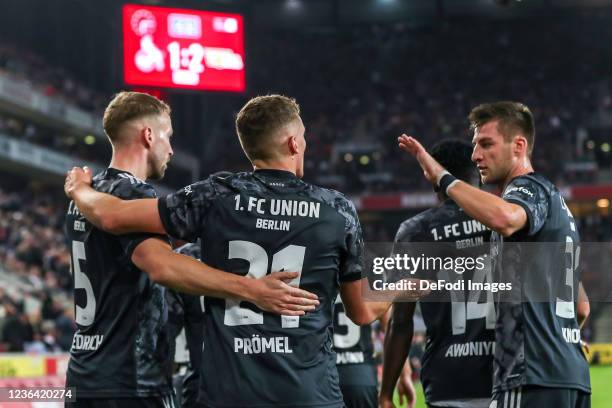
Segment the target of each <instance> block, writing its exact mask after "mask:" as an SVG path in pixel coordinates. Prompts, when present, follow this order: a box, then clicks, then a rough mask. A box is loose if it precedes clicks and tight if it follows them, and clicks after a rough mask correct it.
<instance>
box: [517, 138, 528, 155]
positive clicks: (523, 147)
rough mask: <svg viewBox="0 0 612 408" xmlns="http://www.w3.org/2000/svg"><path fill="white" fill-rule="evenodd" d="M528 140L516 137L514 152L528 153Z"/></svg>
mask: <svg viewBox="0 0 612 408" xmlns="http://www.w3.org/2000/svg"><path fill="white" fill-rule="evenodd" d="M527 150H528V146H527V139H526V138H525V136H523V135H516V136H514V152H515V153H517V154H520V153H527Z"/></svg>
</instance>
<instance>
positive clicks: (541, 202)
mask: <svg viewBox="0 0 612 408" xmlns="http://www.w3.org/2000/svg"><path fill="white" fill-rule="evenodd" d="M502 198H503V199H504V200H506V201H508V202H509V203H513V204H517V205H520V206H521V207H522V208H523V209H524V210H525V213H526V214H527V228H525V229H524V230H525V231H526V233H527V235H529V236H531V235H535V234H537V233H538V232H539V231H540V230H541V229H542V227H543V226H544V223H545V222H546V217H547V216H548V207H549V205H548V204H549V196H548V194H547V192H546V190H545V189H544V187H542V186H541V185H540V184H539V183H538V182H536V181H534V180H531V179H530V178H528V177H517V178H515V179H514V180H512V181H511V182H510V184H508V186H507V187H506V189H505V190H504V194H503V197H502Z"/></svg>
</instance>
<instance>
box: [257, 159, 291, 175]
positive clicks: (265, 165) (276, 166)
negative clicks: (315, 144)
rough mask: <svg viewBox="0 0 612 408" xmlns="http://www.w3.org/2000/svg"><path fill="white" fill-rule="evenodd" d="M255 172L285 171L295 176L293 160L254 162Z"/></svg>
mask: <svg viewBox="0 0 612 408" xmlns="http://www.w3.org/2000/svg"><path fill="white" fill-rule="evenodd" d="M251 164H253V170H284V171H288V172H290V173H293V174H295V162H294V161H293V160H266V161H264V160H253V162H252V163H251Z"/></svg>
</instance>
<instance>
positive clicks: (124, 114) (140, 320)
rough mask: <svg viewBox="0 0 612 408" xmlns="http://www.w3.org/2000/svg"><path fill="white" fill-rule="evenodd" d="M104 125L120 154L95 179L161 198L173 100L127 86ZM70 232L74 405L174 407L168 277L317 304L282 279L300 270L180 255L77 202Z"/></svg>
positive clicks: (284, 302) (279, 307)
mask: <svg viewBox="0 0 612 408" xmlns="http://www.w3.org/2000/svg"><path fill="white" fill-rule="evenodd" d="M103 126H104V130H105V132H106V134H107V136H108V137H109V140H110V142H111V144H112V147H113V157H112V160H111V163H110V166H109V168H107V169H106V170H104V171H103V172H102V173H100V174H98V175H96V177H95V178H94V179H93V187H94V188H95V189H96V190H99V191H103V192H106V193H110V194H112V195H114V196H117V197H121V198H123V199H128V200H129V199H134V198H143V197H155V191H154V190H153V188H152V187H151V186H150V185H148V184H146V182H145V181H144V180H146V179H149V178H154V179H155V178H161V177H162V176H163V175H164V172H165V170H166V167H167V164H168V161H169V160H170V158H171V156H172V148H171V146H170V138H171V136H172V124H171V121H170V108H169V107H168V105H166V104H165V103H163V102H161V101H159V100H158V99H156V98H154V97H152V96H150V95H146V94H142V93H136V92H122V93H120V94H118V95H117V96H116V97H115V98H114V99H113V100H112V101H111V102H110V104H109V105H108V107H107V108H106V111H105V113H104V119H103ZM111 211H114V209H113V210H111ZM66 233H67V236H68V239H69V240H70V247H71V258H72V270H73V272H74V273H73V277H74V285H75V286H74V287H75V309H76V323H77V326H78V329H77V332H76V334H75V335H74V339H73V343H72V348H71V357H70V362H69V366H68V371H67V380H66V383H67V386H68V387H76V399H77V400H76V402H74V403H67V405H68V406H74V407H80V406H84V407H98V406H100V407H125V406H130V407H166V406H168V405H171V404H172V398H171V393H172V384H171V382H170V378H169V376H168V374H169V373H170V369H169V367H168V364H169V363H170V361H171V360H170V356H168V351H169V350H168V338H167V332H166V329H165V325H166V319H167V305H166V302H165V299H164V289H163V288H162V286H160V285H159V284H160V283H161V284H164V285H168V286H171V287H174V288H176V289H181V290H185V291H189V292H191V293H194V294H211V295H216V296H224V297H231V298H232V299H234V298H240V299H244V300H249V301H251V302H255V303H256V304H258V306H259V307H261V308H263V309H265V310H271V311H276V312H279V313H281V312H282V313H284V314H290V315H292V316H291V317H292V318H293V317H295V318H299V316H300V315H303V314H304V312H305V311H306V310H310V309H313V308H314V305H315V304H316V300H314V298H316V296H314V295H312V294H308V293H306V292H304V291H302V290H300V289H297V288H293V287H290V286H289V285H287V284H286V283H284V282H283V281H282V280H281V279H295V278H296V276H298V274H297V273H296V272H289V273H288V274H280V275H276V276H270V277H267V278H265V279H264V280H259V281H256V282H254V281H253V280H251V279H247V278H245V277H242V276H238V275H235V274H229V273H224V272H222V271H220V270H216V269H214V268H211V267H209V266H207V265H204V264H202V263H201V262H198V261H196V260H194V259H192V258H190V257H188V256H184V255H180V254H175V253H174V252H173V251H172V249H171V247H170V245H169V244H168V242H167V239H166V237H165V235H155V234H144V233H134V234H127V235H123V236H113V235H110V234H108V233H105V232H104V231H102V230H100V229H98V228H96V227H94V226H93V225H92V224H91V223H89V222H88V221H87V220H86V219H85V218H84V217H83V215H82V214H81V212H80V211H79V206H78V204H77V205H75V203H74V202H70V205H69V208H68V213H67V216H66Z"/></svg>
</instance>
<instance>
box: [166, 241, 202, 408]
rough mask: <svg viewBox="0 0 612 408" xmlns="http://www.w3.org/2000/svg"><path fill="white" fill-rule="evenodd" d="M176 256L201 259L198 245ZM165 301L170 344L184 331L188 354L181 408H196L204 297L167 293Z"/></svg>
mask: <svg viewBox="0 0 612 408" xmlns="http://www.w3.org/2000/svg"><path fill="white" fill-rule="evenodd" d="M176 252H178V253H179V254H182V255H187V256H190V257H192V258H194V259H197V260H200V259H201V258H202V253H201V247H200V243H193V244H186V245H183V246H181V247H180V248H177V249H176ZM166 300H167V302H168V310H169V313H168V326H169V332H170V333H171V334H170V341H171V342H173V343H175V344H176V343H177V342H176V340H175V339H176V337H177V336H178V335H179V333H181V331H182V330H184V334H185V346H186V348H187V352H188V354H189V362H188V364H187V371H186V372H185V375H184V376H183V384H182V398H181V405H182V407H183V408H188V407H196V406H197V399H198V393H199V379H200V368H201V360H202V343H203V337H204V297H203V296H196V295H190V294H187V293H181V292H176V291H174V290H170V289H168V290H167V291H166ZM171 348H173V347H171ZM171 355H172V356H173V355H174V353H171Z"/></svg>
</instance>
